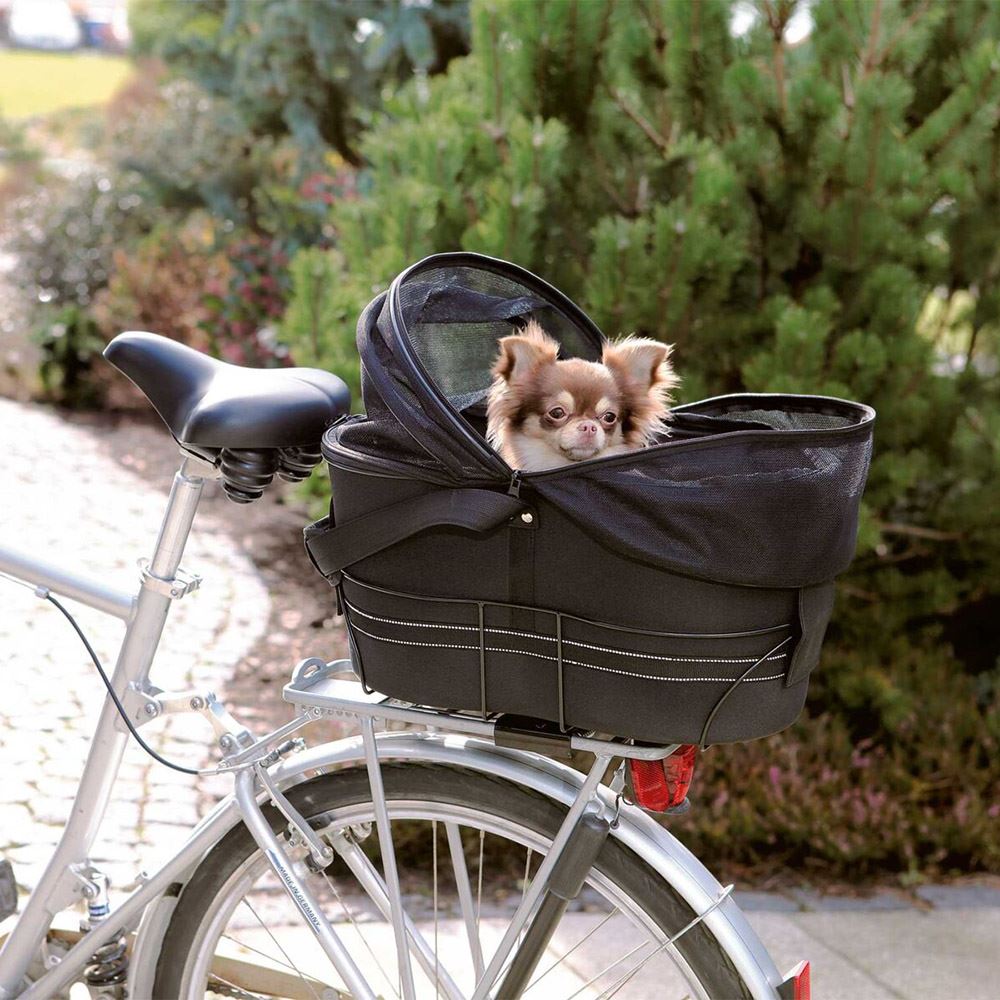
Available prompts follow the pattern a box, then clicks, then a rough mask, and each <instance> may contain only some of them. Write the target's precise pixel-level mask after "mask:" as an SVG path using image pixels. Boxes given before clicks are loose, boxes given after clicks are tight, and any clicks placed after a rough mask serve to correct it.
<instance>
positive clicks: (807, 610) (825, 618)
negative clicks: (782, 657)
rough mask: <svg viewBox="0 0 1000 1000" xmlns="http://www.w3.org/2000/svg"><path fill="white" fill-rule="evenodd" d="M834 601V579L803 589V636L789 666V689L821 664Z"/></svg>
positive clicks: (801, 613) (800, 597)
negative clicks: (824, 639)
mask: <svg viewBox="0 0 1000 1000" xmlns="http://www.w3.org/2000/svg"><path fill="white" fill-rule="evenodd" d="M833 598H834V585H833V581H832V580H830V581H828V582H827V583H817V584H814V585H813V586H811V587H802V588H801V589H800V590H799V629H800V631H801V633H802V634H801V637H800V638H799V641H798V643H797V644H796V646H795V652H794V653H793V654H792V662H791V663H790V664H789V665H788V673H787V674H786V675H785V687H791V686H792V685H793V684H798V683H799V681H802V680H805V679H806V678H807V677H808V676H809V674H810V672H811V671H812V669H813V667H815V666H816V663H817V662H818V661H819V651H820V649H821V648H822V646H823V637H824V636H825V635H826V626H827V624H828V623H829V621H830V615H831V613H832V612H833Z"/></svg>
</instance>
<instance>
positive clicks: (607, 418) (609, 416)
mask: <svg viewBox="0 0 1000 1000" xmlns="http://www.w3.org/2000/svg"><path fill="white" fill-rule="evenodd" d="M617 419H618V414H617V413H612V412H611V411H610V410H608V412H607V413H605V414H604V415H603V416H602V417H601V420H603V421H604V422H605V423H606V424H607V425H608V426H609V427H610V426H611V425H612V424H613V423H614V422H615V421H616V420H617Z"/></svg>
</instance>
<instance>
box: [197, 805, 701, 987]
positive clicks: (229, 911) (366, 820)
mask: <svg viewBox="0 0 1000 1000" xmlns="http://www.w3.org/2000/svg"><path fill="white" fill-rule="evenodd" d="M387 806H388V810H389V816H390V819H391V820H392V821H393V824H394V825H395V824H396V823H397V822H399V821H411V822H412V821H422V822H426V823H427V824H428V826H430V825H431V824H433V823H437V824H438V826H439V827H442V826H445V825H446V824H449V823H451V824H457V825H458V826H459V827H460V828H461V830H463V831H466V830H472V831H476V832H480V831H481V832H482V833H483V834H484V835H485V836H493V837H498V838H502V839H503V840H506V841H508V842H511V843H514V844H517V845H518V846H519V847H521V848H522V849H525V850H526V851H528V852H529V855H528V857H529V864H530V857H531V854H534V856H535V859H536V861H537V858H538V857H541V856H544V853H545V851H546V850H547V848H548V846H549V844H550V839H549V838H548V837H547V836H546V835H545V834H542V833H539V832H538V831H536V830H534V829H532V828H530V827H528V826H526V825H524V824H521V823H519V822H517V821H516V820H515V819H513V818H509V817H504V816H498V815H495V814H492V813H484V812H483V811H481V810H479V809H473V808H471V807H465V806H461V805H457V804H454V803H449V802H438V801H430V800H426V799H398V798H394V799H389V800H388V801H387ZM322 817H323V819H324V821H328V822H324V823H323V825H322V826H321V827H320V829H321V830H322V831H323V832H324V834H328V833H329V832H330V831H335V830H339V831H344V830H348V829H349V828H351V827H358V826H364V825H367V824H372V823H374V810H373V807H372V805H371V803H370V802H367V803H366V802H360V803H353V804H349V805H344V806H340V807H337V808H336V809H333V810H327V811H324V812H323V813H322ZM373 836H374V834H373ZM442 839H443V838H442ZM446 853H447V852H446ZM480 863H481V858H480ZM269 872H270V868H269V866H268V864H267V861H266V859H265V858H264V856H263V854H262V853H261V852H260V851H259V850H258V851H254V852H253V853H252V854H251V855H250V856H249V857H248V858H247V859H246V860H245V861H244V862H243V863H242V864H241V865H240V866H239V867H238V868H237V869H236V870H235V871H234V872H233V873H232V874H231V875H230V876H229V878H228V879H227V880H226V882H225V883H224V884H223V886H222V887H221V889H220V891H219V892H218V893H217V894H216V896H215V898H214V899H213V900H212V902H211V903H210V905H209V907H208V908H207V910H206V911H205V913H204V915H203V918H202V920H201V923H200V926H199V928H198V931H197V933H196V935H195V937H194V939H193V941H192V946H191V950H190V953H189V954H190V955H191V956H193V960H191V959H189V961H188V963H187V967H186V969H185V973H184V976H183V980H182V990H181V994H180V996H181V998H182V1000H203V998H204V997H205V995H206V983H207V981H208V978H209V974H210V966H211V964H212V961H213V958H214V956H215V953H216V948H217V944H218V942H219V941H220V939H222V938H223V937H227V938H229V940H231V941H234V942H235V943H236V944H239V945H240V946H242V947H244V948H247V949H249V951H251V952H253V951H255V950H256V949H255V948H254V946H252V945H249V944H248V943H247V942H245V941H241V940H239V939H237V938H233V937H232V935H227V934H226V930H227V928H228V927H229V925H230V922H231V921H232V918H233V915H234V913H235V911H236V910H237V908H238V907H239V906H240V904H241V902H242V901H243V900H244V899H245V897H246V895H247V893H248V892H250V891H252V889H253V887H254V886H255V885H256V884H257V883H258V882H259V881H260V880H261V878H266V877H267V876H268V874H269ZM312 878H313V879H314V880H317V879H321V878H322V876H320V875H316V876H312ZM347 879H348V880H349V879H350V876H349V875H348V876H347ZM311 884H313V885H315V881H314V882H313V883H311ZM348 884H350V883H348ZM586 884H587V886H588V887H589V888H590V890H592V891H596V893H597V894H599V896H600V897H602V899H603V901H604V903H605V905H606V907H607V912H609V913H610V914H611V915H612V919H619V918H624V919H626V920H628V921H629V922H630V923H631V925H632V927H633V928H635V929H636V930H637V931H639V932H640V933H642V934H643V935H645V938H646V940H647V942H648V946H647V947H646V948H645V950H644V951H640V952H635V953H633V954H629V953H628V952H629V951H630V949H626V951H625V952H624V953H623V954H622V955H621V957H619V958H618V961H617V962H616V960H615V957H614V956H609V957H607V958H606V960H603V961H602V962H601V965H602V966H603V967H610V972H608V973H607V974H606V975H604V976H601V977H594V979H595V981H594V982H593V983H589V984H588V983H587V981H586V974H584V975H583V976H581V979H582V981H583V983H585V984H586V985H585V987H584V988H582V989H579V990H578V991H576V992H574V991H573V990H568V991H567V992H563V993H553V992H548V990H549V988H550V986H551V983H552V979H553V977H552V975H550V974H551V973H553V971H554V970H556V968H557V965H554V964H552V957H551V956H550V955H549V954H548V953H546V955H545V956H543V958H542V960H541V961H540V962H539V965H538V967H537V969H536V971H535V974H534V975H533V976H532V981H531V986H530V987H529V989H528V990H527V991H526V992H525V994H524V996H525V998H526V1000H538V998H544V1000H555V998H556V997H562V998H563V1000H570V997H573V998H574V1000H584V998H598V997H599V998H600V1000H610V997H612V996H615V997H627V996H629V992H628V986H629V982H630V981H631V978H630V977H629V978H626V977H628V976H629V973H630V972H631V973H632V974H633V975H634V974H635V972H636V971H639V972H641V967H642V966H643V965H644V964H645V962H644V961H643V960H644V959H645V961H650V960H652V961H653V962H656V963H659V964H660V965H662V964H663V963H664V962H665V961H669V962H670V963H672V965H673V968H674V969H675V970H676V972H675V975H676V976H677V977H678V978H679V979H681V980H683V983H684V990H683V991H682V992H679V993H677V994H676V995H677V997H678V998H680V997H688V996H690V997H697V998H703V1000H708V994H707V993H706V992H705V990H704V989H703V987H702V986H701V985H700V983H699V982H698V980H697V978H696V977H695V975H694V974H693V972H692V971H691V968H690V966H689V965H688V964H687V962H686V961H685V959H684V957H683V955H682V954H681V953H680V951H679V950H678V949H677V948H676V947H675V946H674V945H671V944H667V943H666V941H667V937H666V935H665V933H664V932H663V930H662V929H661V928H660V927H659V925H658V924H657V923H656V921H655V920H654V918H653V917H652V916H650V915H649V914H648V913H647V912H646V911H645V910H644V909H643V908H642V906H641V905H640V904H639V903H638V902H636V901H635V900H634V899H632V898H631V897H629V896H628V895H627V894H626V893H625V891H624V890H623V889H622V888H621V887H620V886H618V885H617V884H616V883H615V882H614V881H613V880H612V879H611V878H610V877H609V876H607V875H606V874H604V873H603V872H601V871H600V870H598V869H596V868H595V869H592V870H591V872H590V874H589V875H588V877H587V882H586ZM435 885H436V882H435ZM351 887H352V890H354V898H355V899H357V898H358V897H357V890H359V888H360V887H359V886H358V884H357V882H353V884H352V886H351ZM286 902H288V901H287V898H285V899H282V904H284V903H286ZM287 912H288V913H289V915H290V916H292V919H291V920H289V922H288V926H289V927H301V930H300V931H297V933H300V934H301V935H304V936H305V937H306V938H307V939H308V938H311V935H309V932H308V931H307V930H306V929H305V928H304V926H303V925H301V922H300V921H298V920H295V919H294V916H293V913H294V911H293V910H291V909H289V910H288V911H287ZM435 913H436V909H435ZM327 916H328V917H329V918H330V919H331V922H335V923H337V914H335V913H334V914H331V913H330V912H329V911H328V912H327ZM257 919H258V920H260V917H259V916H258V918H257ZM345 927H346V925H345ZM436 928H437V923H435V934H436ZM341 929H342V928H341V925H340V924H339V923H338V931H340V930H341ZM352 930H353V928H352ZM594 933H595V932H594V931H593V930H590V931H588V933H587V934H586V936H585V938H584V940H582V941H578V942H576V943H571V944H570V945H569V946H568V949H567V947H563V948H561V949H560V953H561V954H566V953H567V952H568V953H573V952H576V951H577V949H578V948H579V947H580V946H581V945H583V944H584V943H585V942H586V939H587V938H590V935H591V934H594ZM597 934H598V935H599V934H600V928H599V929H598V931H597ZM595 936H597V935H595ZM345 940H346V943H347V944H348V946H349V947H350V948H352V953H353V946H354V944H356V943H357V942H358V939H357V938H354V937H352V938H348V939H345ZM597 940H598V941H600V938H599V937H598V939H597ZM278 948H279V949H280V948H281V945H280V944H278ZM268 950H269V952H270V954H269V955H268V956H267V957H268V958H269V959H270V960H271V961H275V962H277V964H278V965H284V966H286V967H287V968H288V969H291V968H292V967H294V966H295V962H294V961H289V960H288V958H289V956H288V955H287V951H286V953H285V960H282V958H281V957H280V956H275V955H274V953H273V952H274V949H268ZM486 951H487V953H486V954H485V960H486V962H487V963H488V962H489V958H490V955H489V953H488V951H489V949H488V948H487V949H486ZM388 958H389V962H388V965H389V970H388V971H389V978H392V979H395V952H394V951H393V950H392V949H391V948H390V949H389V953H388ZM619 963H621V964H619ZM412 964H413V969H414V975H415V977H417V978H420V976H419V973H420V966H419V965H418V963H417V961H415V960H414V961H413V962H412ZM443 964H444V962H443V961H442V966H443ZM326 968H327V975H326V979H325V980H324V981H325V982H330V981H331V980H333V981H337V980H338V977H337V976H336V973H335V972H334V971H333V969H332V967H330V966H329V964H328V963H327V965H326ZM445 971H449V970H447V969H445ZM307 975H308V974H307ZM543 976H544V977H545V978H544V979H543V978H542V977H543ZM501 978H502V977H501ZM376 979H377V980H378V981H377V982H376V981H375V980H376ZM623 979H624V980H625V981H624V982H623V981H622V980H623ZM369 981H370V982H371V984H372V986H373V988H375V989H376V992H377V993H378V988H379V987H381V988H382V990H383V992H382V993H379V995H380V996H381V995H385V996H387V997H391V996H395V995H397V994H396V993H395V992H393V991H394V990H395V989H396V987H395V986H394V985H393V984H392V983H390V984H389V987H390V990H389V992H388V993H385V992H384V990H385V988H386V986H387V982H386V978H385V977H377V976H376V977H371V976H369ZM458 985H459V986H460V988H461V990H462V992H461V994H460V995H461V996H463V997H466V996H471V993H472V980H470V979H469V978H466V979H465V980H464V981H459V983H458ZM421 987H423V989H421ZM340 988H342V987H340ZM232 995H241V994H238V993H234V994H232ZM246 995H247V996H249V995H252V994H250V993H247V994H246ZM308 995H309V997H310V1000H313V997H315V1000H326V997H324V996H323V994H322V991H321V990H318V989H316V990H315V991H310V992H309V993H308ZM440 995H441V996H447V994H446V993H444V992H442V993H441V994H440ZM659 995H660V994H658V996H659ZM670 995H671V994H669V993H664V994H663V996H664V998H666V997H667V996H670ZM424 996H431V997H434V996H435V992H434V985H433V982H432V981H431V980H430V979H425V980H424V981H423V982H422V983H421V984H420V985H419V986H418V997H424Z"/></svg>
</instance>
